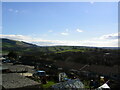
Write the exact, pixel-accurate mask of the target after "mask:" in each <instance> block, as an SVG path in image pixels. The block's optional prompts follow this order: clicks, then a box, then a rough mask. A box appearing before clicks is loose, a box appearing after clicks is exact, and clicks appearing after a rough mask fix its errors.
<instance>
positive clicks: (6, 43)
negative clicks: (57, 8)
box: [1, 38, 37, 47]
mask: <svg viewBox="0 0 120 90" xmlns="http://www.w3.org/2000/svg"><path fill="white" fill-rule="evenodd" d="M1 40H2V47H36V46H37V45H34V44H31V43H26V42H23V41H16V40H10V39H6V38H2V39H1Z"/></svg>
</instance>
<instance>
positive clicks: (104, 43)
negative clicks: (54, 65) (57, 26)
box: [0, 34, 118, 47]
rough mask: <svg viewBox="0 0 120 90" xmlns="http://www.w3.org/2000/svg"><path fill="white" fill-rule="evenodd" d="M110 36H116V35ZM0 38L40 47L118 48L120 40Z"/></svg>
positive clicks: (99, 38) (23, 36) (13, 36)
mask: <svg viewBox="0 0 120 90" xmlns="http://www.w3.org/2000/svg"><path fill="white" fill-rule="evenodd" d="M65 35H66V34H65ZM109 35H113V36H116V34H109ZM103 36H105V35H103ZM103 36H101V37H103ZM0 37H2V38H8V39H13V40H19V41H26V42H30V43H34V44H37V45H40V46H53V45H68V46H96V47H118V39H106V38H103V39H101V37H98V38H95V39H89V40H44V39H41V38H33V37H30V36H25V35H0Z"/></svg>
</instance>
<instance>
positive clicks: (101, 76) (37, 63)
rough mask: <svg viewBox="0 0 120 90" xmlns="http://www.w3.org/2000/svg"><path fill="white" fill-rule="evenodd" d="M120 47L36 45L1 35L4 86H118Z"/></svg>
mask: <svg viewBox="0 0 120 90" xmlns="http://www.w3.org/2000/svg"><path fill="white" fill-rule="evenodd" d="M118 53H119V50H118V49H113V48H112V49H109V48H107V49H106V48H96V47H84V46H46V47H45V46H44V47H43V46H37V45H34V44H29V43H26V42H21V41H15V40H9V39H2V53H1V60H0V61H1V67H2V68H1V70H2V79H3V80H2V87H3V88H4V89H5V90H7V89H16V88H19V89H23V88H41V89H43V88H53V89H55V88H58V89H60V90H63V88H76V89H77V88H85V89H97V88H103V87H101V86H102V85H103V86H104V84H105V85H107V88H108V89H113V88H119V86H120V83H119V80H120V70H119V68H120V67H119V60H118Z"/></svg>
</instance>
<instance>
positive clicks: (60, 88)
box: [52, 79, 84, 90]
mask: <svg viewBox="0 0 120 90" xmlns="http://www.w3.org/2000/svg"><path fill="white" fill-rule="evenodd" d="M52 88H54V89H58V90H63V89H65V88H67V89H70V88H74V89H81V88H84V85H83V83H82V82H81V81H80V80H79V79H74V80H69V81H66V82H61V83H58V84H55V85H53V86H52Z"/></svg>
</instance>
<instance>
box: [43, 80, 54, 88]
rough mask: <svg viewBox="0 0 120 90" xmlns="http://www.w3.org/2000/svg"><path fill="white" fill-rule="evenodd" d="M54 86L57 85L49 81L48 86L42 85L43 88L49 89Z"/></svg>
mask: <svg viewBox="0 0 120 90" xmlns="http://www.w3.org/2000/svg"><path fill="white" fill-rule="evenodd" d="M54 84H56V83H55V82H54V81H47V84H42V88H49V87H51V86H52V85H54Z"/></svg>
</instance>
